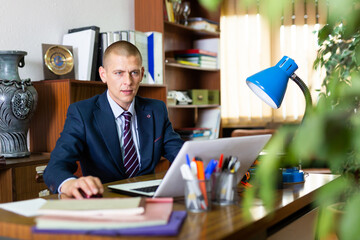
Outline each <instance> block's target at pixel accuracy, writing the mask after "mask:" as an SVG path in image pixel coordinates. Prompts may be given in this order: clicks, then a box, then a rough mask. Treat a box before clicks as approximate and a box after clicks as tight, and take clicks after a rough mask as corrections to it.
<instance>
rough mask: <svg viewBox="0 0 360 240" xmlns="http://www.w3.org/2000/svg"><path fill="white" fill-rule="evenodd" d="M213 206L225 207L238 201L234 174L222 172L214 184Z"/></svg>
mask: <svg viewBox="0 0 360 240" xmlns="http://www.w3.org/2000/svg"><path fill="white" fill-rule="evenodd" d="M214 187H215V195H213V199H214V200H215V201H213V202H214V204H217V205H221V206H226V205H231V204H236V203H237V202H238V200H239V196H238V192H237V179H236V174H234V173H230V172H222V173H220V175H219V176H218V177H217V179H216V182H215V186H214Z"/></svg>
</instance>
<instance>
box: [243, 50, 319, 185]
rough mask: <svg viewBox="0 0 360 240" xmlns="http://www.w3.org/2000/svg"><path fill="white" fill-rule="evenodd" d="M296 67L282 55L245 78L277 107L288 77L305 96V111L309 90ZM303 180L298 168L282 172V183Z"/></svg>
mask: <svg viewBox="0 0 360 240" xmlns="http://www.w3.org/2000/svg"><path fill="white" fill-rule="evenodd" d="M297 69H298V65H297V64H296V63H295V61H294V60H293V59H291V58H289V57H287V56H284V57H283V58H282V59H281V60H280V61H279V62H278V63H277V64H276V65H275V66H273V67H270V68H267V69H265V70H263V71H261V72H258V73H256V74H254V75H252V76H250V77H248V78H247V79H246V83H247V85H248V86H249V88H250V89H251V90H252V91H253V92H254V93H255V94H256V95H257V96H258V97H259V98H261V99H262V100H263V101H264V102H265V103H267V104H268V105H269V106H270V107H272V108H275V109H278V108H279V107H280V106H281V103H282V101H283V99H284V95H285V91H286V87H287V84H288V81H289V78H290V79H292V80H293V81H294V82H295V83H296V84H297V85H298V86H299V87H300V89H301V91H302V92H303V93H304V96H305V102H306V108H305V113H304V117H305V115H306V111H307V110H308V109H309V108H311V107H312V99H311V95H310V91H309V89H308V88H307V86H306V84H305V83H304V82H303V81H302V80H301V79H300V78H299V77H298V76H297V75H296V74H295V73H294V72H295V71H296V70H297ZM303 181H304V173H303V172H302V171H299V170H298V168H289V169H286V170H285V171H284V172H283V182H284V183H297V182H303Z"/></svg>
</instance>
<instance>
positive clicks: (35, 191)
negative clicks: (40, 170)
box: [0, 153, 50, 203]
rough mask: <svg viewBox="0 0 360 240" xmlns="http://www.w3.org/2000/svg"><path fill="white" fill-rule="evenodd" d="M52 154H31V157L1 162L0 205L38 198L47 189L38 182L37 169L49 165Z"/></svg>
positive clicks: (42, 183)
mask: <svg viewBox="0 0 360 240" xmlns="http://www.w3.org/2000/svg"><path fill="white" fill-rule="evenodd" d="M49 160H50V153H31V154H30V156H29V157H24V158H9V159H5V161H1V162H0V203H3V202H11V201H19V200H24V199H31V198H36V197H38V196H39V191H41V190H44V189H47V186H46V185H45V183H44V182H43V181H42V182H39V181H36V167H38V166H44V165H47V163H48V162H49Z"/></svg>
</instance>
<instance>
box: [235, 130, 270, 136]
mask: <svg viewBox="0 0 360 240" xmlns="http://www.w3.org/2000/svg"><path fill="white" fill-rule="evenodd" d="M275 131H276V129H235V130H234V131H232V132H231V137H241V136H253V135H262V134H273V133H275Z"/></svg>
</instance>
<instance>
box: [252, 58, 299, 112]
mask: <svg viewBox="0 0 360 240" xmlns="http://www.w3.org/2000/svg"><path fill="white" fill-rule="evenodd" d="M296 69H298V66H297V64H296V63H295V61H294V60H293V59H291V58H289V57H287V56H284V57H283V58H282V59H281V60H280V61H279V62H278V63H277V64H276V65H275V66H273V67H270V68H268V69H265V70H263V71H261V72H258V73H256V74H254V75H252V76H250V77H248V78H247V79H246V83H247V85H248V86H249V87H250V89H251V90H252V91H253V92H254V93H255V94H256V95H257V96H258V97H259V98H261V99H262V100H263V101H264V102H266V103H267V104H268V105H269V106H271V107H272V108H275V109H276V108H279V107H280V105H281V103H282V101H283V99H284V95H285V91H286V88H287V84H288V81H289V78H290V76H291V75H292V74H293V73H294V72H295V71H296Z"/></svg>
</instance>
